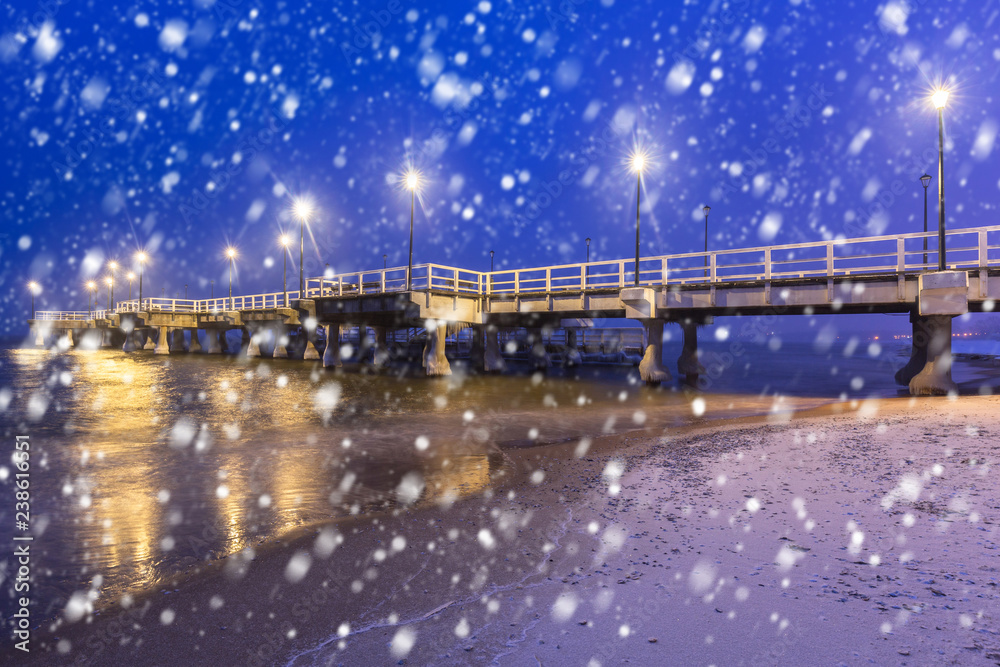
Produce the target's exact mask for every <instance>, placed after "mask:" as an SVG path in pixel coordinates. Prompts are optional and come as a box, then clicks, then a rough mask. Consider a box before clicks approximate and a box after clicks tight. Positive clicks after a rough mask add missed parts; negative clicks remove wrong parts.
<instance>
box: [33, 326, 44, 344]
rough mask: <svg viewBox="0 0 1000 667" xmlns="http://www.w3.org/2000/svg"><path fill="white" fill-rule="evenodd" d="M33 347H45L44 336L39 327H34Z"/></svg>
mask: <svg viewBox="0 0 1000 667" xmlns="http://www.w3.org/2000/svg"><path fill="white" fill-rule="evenodd" d="M35 347H45V334H43V333H42V328H41V327H35Z"/></svg>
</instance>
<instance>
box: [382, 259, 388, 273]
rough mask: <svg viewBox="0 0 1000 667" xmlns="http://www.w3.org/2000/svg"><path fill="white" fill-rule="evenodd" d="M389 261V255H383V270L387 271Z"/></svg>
mask: <svg viewBox="0 0 1000 667" xmlns="http://www.w3.org/2000/svg"><path fill="white" fill-rule="evenodd" d="M388 260H389V255H382V270H383V271H385V267H386V262H387V261H388Z"/></svg>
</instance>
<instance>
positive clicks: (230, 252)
mask: <svg viewBox="0 0 1000 667" xmlns="http://www.w3.org/2000/svg"><path fill="white" fill-rule="evenodd" d="M226 257H228V258H229V310H233V268H235V265H236V248H234V247H232V246H229V247H228V248H226Z"/></svg>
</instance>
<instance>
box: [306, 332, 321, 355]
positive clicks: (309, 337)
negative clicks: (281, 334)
mask: <svg viewBox="0 0 1000 667" xmlns="http://www.w3.org/2000/svg"><path fill="white" fill-rule="evenodd" d="M302 334H303V335H304V336H305V337H306V349H305V351H304V352H303V353H302V359H303V361H319V359H320V358H321V357H320V356H319V350H317V349H316V330H315V329H308V328H307V327H302Z"/></svg>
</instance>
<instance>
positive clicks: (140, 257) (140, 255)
mask: <svg viewBox="0 0 1000 667" xmlns="http://www.w3.org/2000/svg"><path fill="white" fill-rule="evenodd" d="M135 259H136V261H137V262H139V308H138V309H137V312H138V311H139V310H142V269H143V267H144V266H146V253H144V252H142V251H141V250H140V251H139V252H137V253H135Z"/></svg>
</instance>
